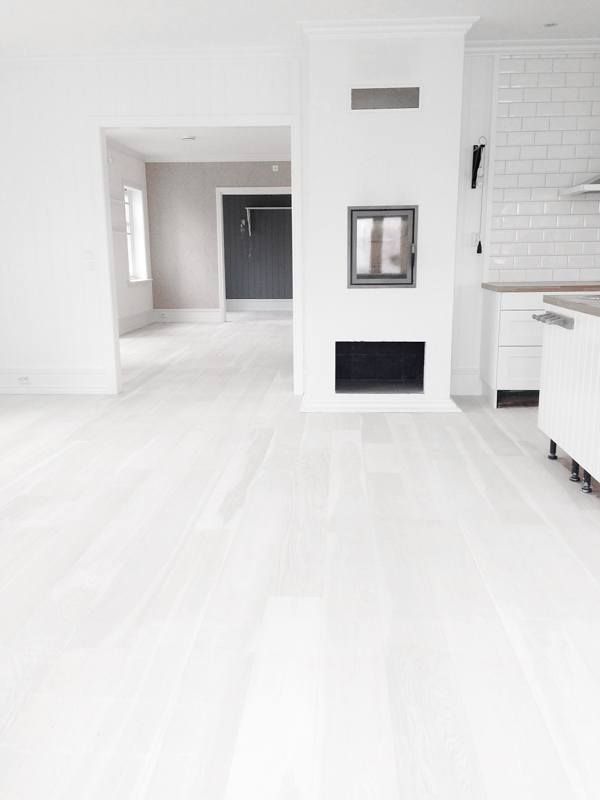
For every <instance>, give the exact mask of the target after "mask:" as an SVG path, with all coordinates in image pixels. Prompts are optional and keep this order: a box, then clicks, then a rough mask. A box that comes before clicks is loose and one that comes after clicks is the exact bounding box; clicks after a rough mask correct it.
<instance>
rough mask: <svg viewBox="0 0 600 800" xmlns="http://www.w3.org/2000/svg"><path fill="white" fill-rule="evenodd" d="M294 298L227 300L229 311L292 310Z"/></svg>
mask: <svg viewBox="0 0 600 800" xmlns="http://www.w3.org/2000/svg"><path fill="white" fill-rule="evenodd" d="M292 305H293V300H292V299H291V298H289V299H285V300H276V299H272V298H267V299H262V298H261V299H255V300H227V311H291V310H292Z"/></svg>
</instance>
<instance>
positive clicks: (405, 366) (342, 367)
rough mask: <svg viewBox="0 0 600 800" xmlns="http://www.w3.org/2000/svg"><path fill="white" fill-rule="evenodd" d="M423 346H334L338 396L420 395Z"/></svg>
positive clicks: (420, 343)
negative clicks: (342, 394)
mask: <svg viewBox="0 0 600 800" xmlns="http://www.w3.org/2000/svg"><path fill="white" fill-rule="evenodd" d="M424 366H425V342H336V343H335V391H336V392H338V393H349V392H364V393H371V394H372V393H381V394H386V393H393V392H398V393H401V392H405V393H418V392H423V372H424Z"/></svg>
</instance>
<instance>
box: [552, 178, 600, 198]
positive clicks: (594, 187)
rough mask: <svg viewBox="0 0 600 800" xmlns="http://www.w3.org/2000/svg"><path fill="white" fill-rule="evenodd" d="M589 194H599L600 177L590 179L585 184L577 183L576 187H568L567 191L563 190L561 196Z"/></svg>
mask: <svg viewBox="0 0 600 800" xmlns="http://www.w3.org/2000/svg"><path fill="white" fill-rule="evenodd" d="M589 192H600V175H596V177H595V178H590V180H589V181H586V182H585V183H578V184H577V186H570V187H569V188H568V189H563V190H562V191H561V195H565V196H568V195H573V194H588V193H589Z"/></svg>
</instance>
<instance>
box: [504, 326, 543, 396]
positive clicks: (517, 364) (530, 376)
mask: <svg viewBox="0 0 600 800" xmlns="http://www.w3.org/2000/svg"><path fill="white" fill-rule="evenodd" d="M540 327H541V326H540ZM541 363H542V348H541V347H500V348H498V382H497V387H498V389H512V390H513V391H519V390H523V391H524V390H527V389H539V388H540V369H541Z"/></svg>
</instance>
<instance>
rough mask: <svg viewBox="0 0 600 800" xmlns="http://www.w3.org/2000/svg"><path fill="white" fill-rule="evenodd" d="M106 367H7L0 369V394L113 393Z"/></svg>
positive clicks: (114, 390) (113, 383)
mask: <svg viewBox="0 0 600 800" xmlns="http://www.w3.org/2000/svg"><path fill="white" fill-rule="evenodd" d="M116 393H117V387H116V386H115V382H114V376H113V375H112V374H111V373H109V372H108V371H105V370H95V369H78V370H45V369H28V368H26V367H25V368H23V369H22V370H17V369H7V370H2V371H0V394H116Z"/></svg>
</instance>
